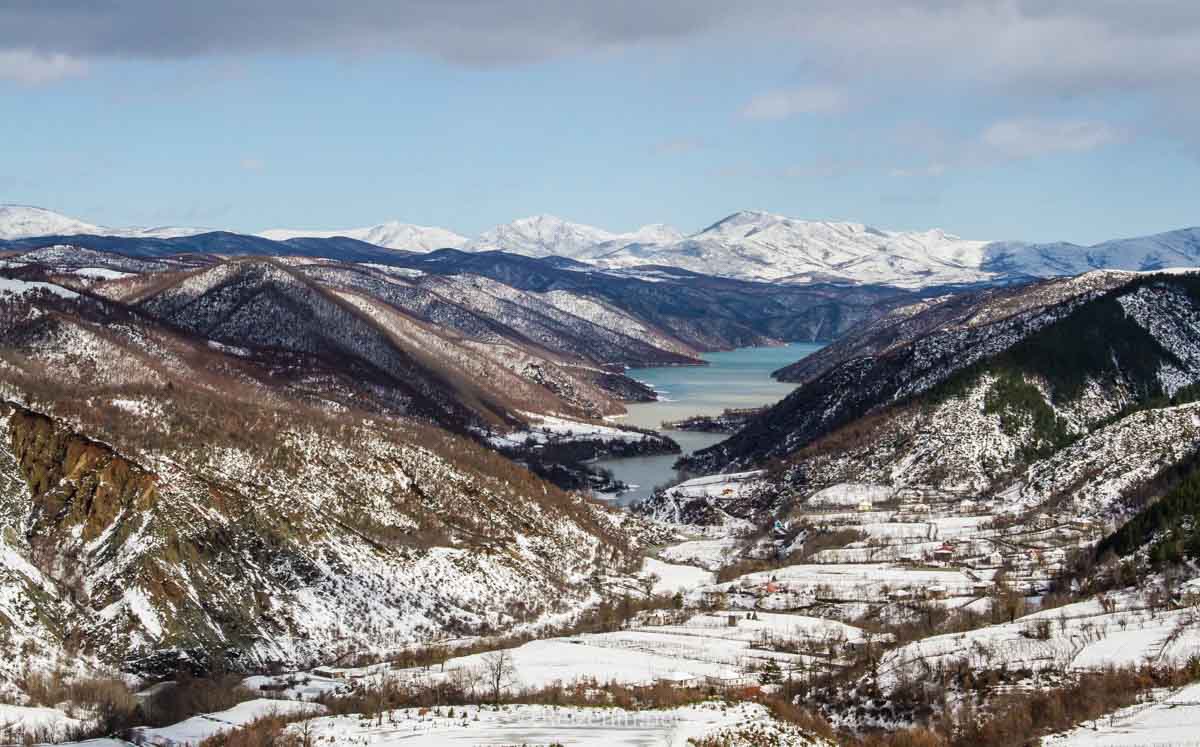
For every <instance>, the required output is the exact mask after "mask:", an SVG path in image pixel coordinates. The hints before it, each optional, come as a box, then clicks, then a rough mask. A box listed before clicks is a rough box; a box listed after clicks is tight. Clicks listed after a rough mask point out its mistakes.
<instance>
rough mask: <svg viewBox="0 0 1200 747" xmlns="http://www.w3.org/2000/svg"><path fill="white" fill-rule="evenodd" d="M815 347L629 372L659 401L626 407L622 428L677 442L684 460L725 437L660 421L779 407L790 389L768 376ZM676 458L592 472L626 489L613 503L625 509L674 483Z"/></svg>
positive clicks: (610, 463) (607, 462) (709, 356)
mask: <svg viewBox="0 0 1200 747" xmlns="http://www.w3.org/2000/svg"><path fill="white" fill-rule="evenodd" d="M822 347H823V346H822V345H820V344H816V343H803V342H796V343H792V344H790V345H784V346H781V347H763V348H739V349H737V350H730V351H727V352H722V353H706V354H705V355H704V356H703V357H704V360H706V361H707V362H708V365H707V366H667V367H660V368H632V369H629V370H628V371H627V372H626V373H627V374H629V375H630V376H632V377H633V378H635V379H637V380H638V381H642V382H645V383H646V384H649V385H650V386H652V387H654V389H655V391H657V392H658V396H659V401H657V402H646V403H639V404H631V405H627V409H628V410H629V414H628V415H627V416H625V417H624V418H623V419H622V421H621V422H624V423H628V424H629V425H635V426H638V427H639V428H653V429H655V430H659V431H662V432H663V433H665V434H666V435H668V436H670V437H671V438H673V439H675V441H677V442H678V443H679V446H680V448H682V449H683V453H684V454H690V453H692V452H693V451H698V450H700V449H703V448H706V447H708V446H712V445H713V444H715V443H718V442H719V441H723V440H724V439H725V438H727V436H726V434H723V433H698V432H695V431H677V430H666V431H663V430H662V423H663V422H664V421H676V420H682V419H684V418H687V417H690V416H693V415H720V414H721V413H722V412H724V411H725V410H727V409H731V408H738V409H740V408H747V407H761V406H763V405H770V404H774V403H775V402H778V401H779V400H781V399H783V398H784V397H786V396H787V395H788V394H789V393H790V392H791V391H792V389H793V388H795V387H794V385H793V384H784V383H781V382H778V381H776V380H774V379H772V378H771V372H772V371H775V370H777V369H780V368H783V367H784V366H786V365H788V364H789V363H794V362H796V361H798V360H800V359H801V358H803V357H805V356H807V355H810V354H812V353H813V352H814V351H817V350H820V349H821V348H822ZM679 457H680V455H679V454H664V455H661V456H641V457H629V458H626V459H604V460H600V461H598V462H596V466H598V467H603V468H605V469H608V470H611V471H612V473H613V476H614V477H616V478H617V479H618V480H621V481H622V482H625V483H627V484H629V485H634V486H637V487H634V488H633V489H631V490H630V491H628V492H626V493H623V494H622V495H621V496H620V497H619V498H618V499H617V500H616V503H618V504H620V505H622V506H627V505H630V504H632V503H636V502H637V501H639V500H641V499H643V498H645V497H646V496H648V495H650V493H652V492H653V491H654V488H655V487H657V486H659V485H663V484H666V483H668V482H672V481H674V480H675V479H677V477H678V475H677V474H676V472H675V468H674V466H673V465H674V464H675V460H677V459H679Z"/></svg>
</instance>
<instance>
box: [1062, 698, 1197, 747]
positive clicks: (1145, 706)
mask: <svg viewBox="0 0 1200 747" xmlns="http://www.w3.org/2000/svg"><path fill="white" fill-rule="evenodd" d="M1042 744H1043V745H1045V747H1085V746H1086V747H1134V745H1160V746H1161V747H1167V745H1196V744H1200V684H1196V685H1190V686H1188V687H1185V688H1183V689H1182V690H1179V691H1178V692H1175V693H1172V694H1169V695H1167V696H1166V697H1163V698H1162V699H1160V700H1157V701H1154V702H1152V703H1140V704H1138V705H1135V706H1130V707H1129V708H1124V709H1122V710H1120V711H1117V712H1116V713H1113V714H1110V715H1108V716H1105V717H1104V718H1100V719H1097V720H1096V721H1094V722H1088V723H1086V724H1084V725H1082V726H1080V727H1078V728H1077V729H1074V730H1072V731H1069V732H1066V733H1065V734H1057V735H1054V736H1051V737H1046V738H1045V739H1044V740H1043V741H1042Z"/></svg>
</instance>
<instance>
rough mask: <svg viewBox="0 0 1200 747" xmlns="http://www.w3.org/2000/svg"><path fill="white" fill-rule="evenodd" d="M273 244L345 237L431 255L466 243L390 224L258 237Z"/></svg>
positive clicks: (437, 231) (439, 232)
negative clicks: (275, 242) (292, 240)
mask: <svg viewBox="0 0 1200 747" xmlns="http://www.w3.org/2000/svg"><path fill="white" fill-rule="evenodd" d="M258 235H259V236H262V237H263V238H264V239H271V240H272V241H287V240H288V239H298V238H315V239H330V238H333V237H335V236H345V237H347V238H351V239H358V240H359V241H365V242H367V243H369V244H375V245H377V246H382V247H386V248H388V249H403V250H408V251H414V252H431V251H433V250H435V249H446V248H450V249H459V248H461V247H462V246H463V245H464V244H466V243H467V241H468V239H467V238H466V237H465V236H460V235H458V234H457V233H455V232H453V231H449V230H447V229H445V228H437V227H434V226H417V225H413V224H411V223H400V222H398V221H388V222H386V223H380V224H379V225H376V226H368V227H366V228H347V229H344V230H341V231H305V230H297V229H290V228H274V229H271V230H269V231H263V232H262V233H260V234H258Z"/></svg>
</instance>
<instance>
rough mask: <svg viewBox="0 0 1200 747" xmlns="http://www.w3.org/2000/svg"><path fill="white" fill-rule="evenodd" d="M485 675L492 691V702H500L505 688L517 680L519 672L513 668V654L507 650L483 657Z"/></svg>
mask: <svg viewBox="0 0 1200 747" xmlns="http://www.w3.org/2000/svg"><path fill="white" fill-rule="evenodd" d="M483 674H484V678H485V680H486V682H487V684H488V687H490V688H491V690H492V700H493V701H494V702H496V703H499V702H500V694H501V693H502V692H503V691H504V688H506V687H508V686H509V685H511V684H513V682H514V681H515V680H516V676H517V670H516V667H514V666H513V660H512V654H511V653H509V652H508V651H507V650H500V651H494V652H492V653H490V654H485V655H484V657H483Z"/></svg>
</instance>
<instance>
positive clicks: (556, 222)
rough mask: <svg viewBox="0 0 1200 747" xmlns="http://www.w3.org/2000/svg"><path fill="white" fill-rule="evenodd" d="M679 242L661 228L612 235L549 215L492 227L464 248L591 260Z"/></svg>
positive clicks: (668, 229)
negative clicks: (630, 248) (624, 250)
mask: <svg viewBox="0 0 1200 747" xmlns="http://www.w3.org/2000/svg"><path fill="white" fill-rule="evenodd" d="M682 238H683V234H681V233H680V232H679V231H677V230H676V229H674V228H671V227H670V226H665V225H662V224H654V225H649V226H643V227H641V228H639V229H638V230H636V231H631V232H629V233H612V232H610V231H606V230H604V229H602V228H596V227H595V226H588V225H584V224H582V223H572V222H570V221H566V220H563V219H562V218H556V217H554V216H553V215H535V216H532V217H529V218H520V219H518V220H515V221H513V222H512V223H506V224H504V225H502V226H496V227H495V228H493V229H491V230H490V231H486V232H485V233H483V234H482V235H481V236H480V237H479V238H477V239H475V240H473V241H471V242H469V243H468V244H467V245H466V246H465V248H466V249H467V250H469V251H476V252H487V251H502V252H510V253H512V254H524V255H526V256H529V257H549V256H560V257H571V258H574V259H582V260H594V259H596V258H598V257H601V256H603V255H605V254H606V253H608V252H613V251H617V250H620V249H621V248H622V247H625V246H638V247H641V246H649V247H657V246H662V245H667V244H670V243H672V242H675V241H679V240H680V239H682ZM634 264H644V263H641V262H638V263H634ZM616 266H619V265H616Z"/></svg>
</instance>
